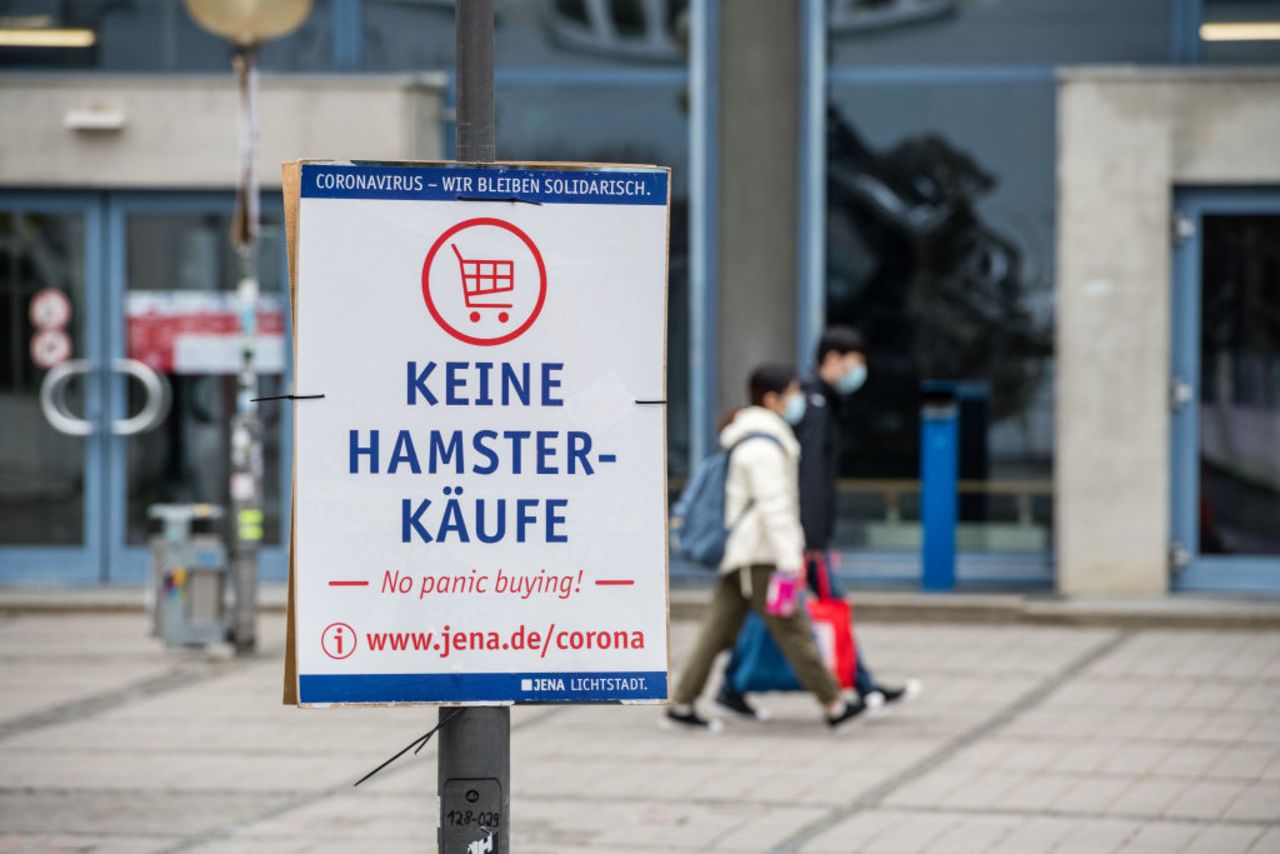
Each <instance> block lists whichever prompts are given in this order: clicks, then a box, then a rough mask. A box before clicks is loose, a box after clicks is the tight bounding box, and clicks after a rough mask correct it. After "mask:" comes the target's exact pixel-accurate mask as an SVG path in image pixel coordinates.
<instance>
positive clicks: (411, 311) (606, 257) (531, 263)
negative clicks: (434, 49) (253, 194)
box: [287, 163, 669, 705]
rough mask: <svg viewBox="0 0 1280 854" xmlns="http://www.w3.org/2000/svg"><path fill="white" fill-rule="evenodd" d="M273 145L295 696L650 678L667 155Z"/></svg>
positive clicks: (662, 628)
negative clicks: (283, 207) (524, 158)
mask: <svg viewBox="0 0 1280 854" xmlns="http://www.w3.org/2000/svg"><path fill="white" fill-rule="evenodd" d="M287 168H293V169H296V170H297V172H296V175H297V176H298V177H297V183H298V185H299V186H300V190H299V192H298V195H297V198H296V214H293V216H295V219H294V226H291V240H294V241H295V243H294V246H295V247H296V261H295V267H294V271H293V272H294V276H295V303H294V336H295V348H296V352H295V361H294V365H295V377H294V384H295V388H296V390H297V392H298V394H300V395H310V394H316V395H323V397H319V398H313V399H307V400H301V401H299V402H298V404H297V405H296V406H295V408H294V426H295V434H296V439H295V443H294V450H295V455H296V459H295V482H294V487H293V496H294V529H293V551H292V555H291V557H292V561H291V566H292V590H291V595H292V609H291V612H292V615H293V616H292V619H293V630H294V631H293V636H294V638H295V643H294V647H293V649H292V650H291V653H292V658H291V660H290V662H289V664H288V665H287V674H288V676H287V678H288V679H289V680H290V684H289V689H291V690H295V691H296V694H294V695H293V696H296V699H297V701H298V702H299V703H300V704H302V705H332V704H352V703H377V704H383V703H449V704H500V703H501V704H505V703H594V702H658V701H662V700H665V699H666V698H667V695H668V690H667V689H668V686H667V678H668V673H667V656H668V639H667V616H668V608H667V542H668V538H667V530H666V521H667V484H666V475H665V472H666V446H665V443H666V433H665V424H666V409H665V405H664V403H663V401H665V399H666V380H665V376H666V372H665V355H666V297H667V285H666V281H667V229H668V186H669V172H668V170H666V169H664V168H659V167H646V166H597V165H574V164H557V165H549V166H522V165H505V164H494V165H492V166H485V167H477V166H472V165H453V164H441V165H433V166H418V165H396V164H379V165H376V166H373V165H347V164H335V163H303V164H300V165H297V166H292V167H287ZM295 229H296V230H295ZM295 673H296V676H295V675H294V674H295Z"/></svg>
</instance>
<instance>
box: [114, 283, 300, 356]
mask: <svg viewBox="0 0 1280 854" xmlns="http://www.w3.org/2000/svg"><path fill="white" fill-rule="evenodd" d="M124 310H125V338H126V342H127V351H128V354H129V358H130V359H137V360H138V361H139V362H142V363H144V364H145V365H147V366H148V367H149V368H151V369H152V370H154V371H158V372H160V373H162V374H234V373H236V372H238V371H239V370H240V365H241V360H242V353H241V350H242V349H243V340H242V336H241V334H240V304H239V299H238V298H237V296H236V294H235V293H233V292H231V291H130V292H129V293H128V294H127V295H126V297H125V307H124ZM257 323H258V334H257V337H256V339H255V340H256V349H255V351H254V360H253V364H254V370H255V371H257V372H258V373H263V374H279V373H283V372H284V301H283V300H282V299H281V298H280V297H278V296H276V295H274V294H264V295H262V296H260V297H258V318H257Z"/></svg>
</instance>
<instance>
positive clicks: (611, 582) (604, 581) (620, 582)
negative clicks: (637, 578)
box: [596, 578, 635, 587]
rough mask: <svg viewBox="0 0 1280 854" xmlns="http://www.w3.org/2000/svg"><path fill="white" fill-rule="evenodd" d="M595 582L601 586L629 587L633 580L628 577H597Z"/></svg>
mask: <svg viewBox="0 0 1280 854" xmlns="http://www.w3.org/2000/svg"><path fill="white" fill-rule="evenodd" d="M596 584H598V585H600V586H601V587H630V586H631V585H632V584H635V582H634V581H632V580H631V579H629V578H601V579H597V581H596Z"/></svg>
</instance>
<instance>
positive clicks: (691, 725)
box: [662, 708, 720, 732]
mask: <svg viewBox="0 0 1280 854" xmlns="http://www.w3.org/2000/svg"><path fill="white" fill-rule="evenodd" d="M662 723H663V725H665V726H666V727H667V728H669V729H687V730H693V731H696V732H719V731H720V722H719V721H717V720H714V719H713V720H707V719H706V718H704V717H702V716H701V715H699V714H698V712H697V710H695V709H692V708H690V709H688V710H687V711H683V712H682V711H680V710H678V709H667V715H666V718H665V719H664V720H663V721H662Z"/></svg>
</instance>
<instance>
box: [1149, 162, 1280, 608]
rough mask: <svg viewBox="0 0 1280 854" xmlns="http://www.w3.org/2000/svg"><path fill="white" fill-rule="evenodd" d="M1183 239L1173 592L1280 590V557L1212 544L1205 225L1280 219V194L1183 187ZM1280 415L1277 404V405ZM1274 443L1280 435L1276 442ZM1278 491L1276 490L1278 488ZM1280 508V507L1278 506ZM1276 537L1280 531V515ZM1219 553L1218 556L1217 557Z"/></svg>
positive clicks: (1177, 297) (1177, 253) (1178, 262)
mask: <svg viewBox="0 0 1280 854" xmlns="http://www.w3.org/2000/svg"><path fill="white" fill-rule="evenodd" d="M1174 205H1175V210H1176V211H1177V214H1178V218H1179V219H1178V221H1179V226H1180V228H1179V231H1180V240H1179V241H1178V242H1177V244H1176V245H1175V247H1174V250H1173V287H1172V296H1173V306H1172V309H1173V310H1172V312H1171V314H1172V330H1171V335H1172V350H1171V355H1172V364H1171V368H1172V376H1173V384H1172V386H1171V395H1172V396H1173V398H1174V402H1175V404H1176V405H1175V408H1174V411H1173V414H1172V416H1171V435H1170V440H1171V441H1170V450H1171V454H1172V458H1171V460H1170V470H1171V475H1172V482H1171V487H1172V488H1171V492H1170V515H1171V519H1170V521H1171V525H1170V528H1171V534H1172V538H1173V545H1172V547H1171V550H1170V551H1171V555H1170V557H1171V561H1172V562H1173V563H1174V572H1173V586H1174V587H1175V588H1176V589H1178V590H1214V591H1226V590H1241V591H1244V590H1247V591H1265V592H1278V591H1280V554H1268V555H1262V554H1248V553H1235V554H1226V553H1220V552H1222V551H1224V549H1221V548H1218V547H1215V546H1213V545H1211V544H1210V543H1208V542H1206V538H1207V537H1212V538H1213V539H1218V538H1219V535H1217V534H1216V533H1210V528H1211V527H1217V525H1216V524H1215V523H1213V522H1211V521H1210V522H1208V526H1207V525H1206V520H1207V519H1208V520H1212V519H1213V518H1214V516H1215V515H1216V514H1215V513H1214V512H1213V510H1212V507H1211V506H1206V505H1207V504H1208V503H1209V502H1210V499H1208V498H1206V497H1204V496H1205V495H1206V493H1205V492H1204V491H1203V490H1202V486H1203V484H1202V476H1203V472H1202V469H1203V463H1202V454H1203V452H1202V440H1203V438H1204V437H1203V436H1202V417H1201V408H1202V407H1201V403H1202V401H1203V400H1204V399H1205V398H1206V394H1205V392H1206V389H1204V388H1202V377H1203V376H1204V375H1205V370H1204V366H1203V365H1202V364H1201V358H1202V342H1203V341H1204V340H1205V338H1204V336H1203V334H1202V323H1203V321H1204V318H1205V316H1206V311H1205V307H1204V306H1203V305H1202V294H1203V292H1204V282H1203V280H1202V275H1203V272H1204V270H1205V265H1204V260H1205V248H1206V246H1205V232H1206V229H1205V226H1206V218H1209V217H1250V216H1259V215H1261V216H1269V217H1274V218H1275V219H1277V220H1280V188H1265V187H1259V188H1244V187H1238V188H1220V189H1214V188H1195V189H1191V188H1184V189H1179V190H1177V191H1176V192H1175V194H1174ZM1272 406H1273V408H1274V406H1275V403H1274V401H1273V402H1272ZM1273 439H1274V436H1273ZM1272 456H1274V450H1273V451H1272ZM1272 488H1274V485H1273V487H1272ZM1272 506H1274V503H1273V504H1272ZM1270 527H1271V528H1272V530H1275V529H1277V528H1280V516H1278V517H1277V518H1275V519H1273V520H1272V522H1271V525H1270ZM1215 551H1216V552H1219V553H1213V552H1215Z"/></svg>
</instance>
